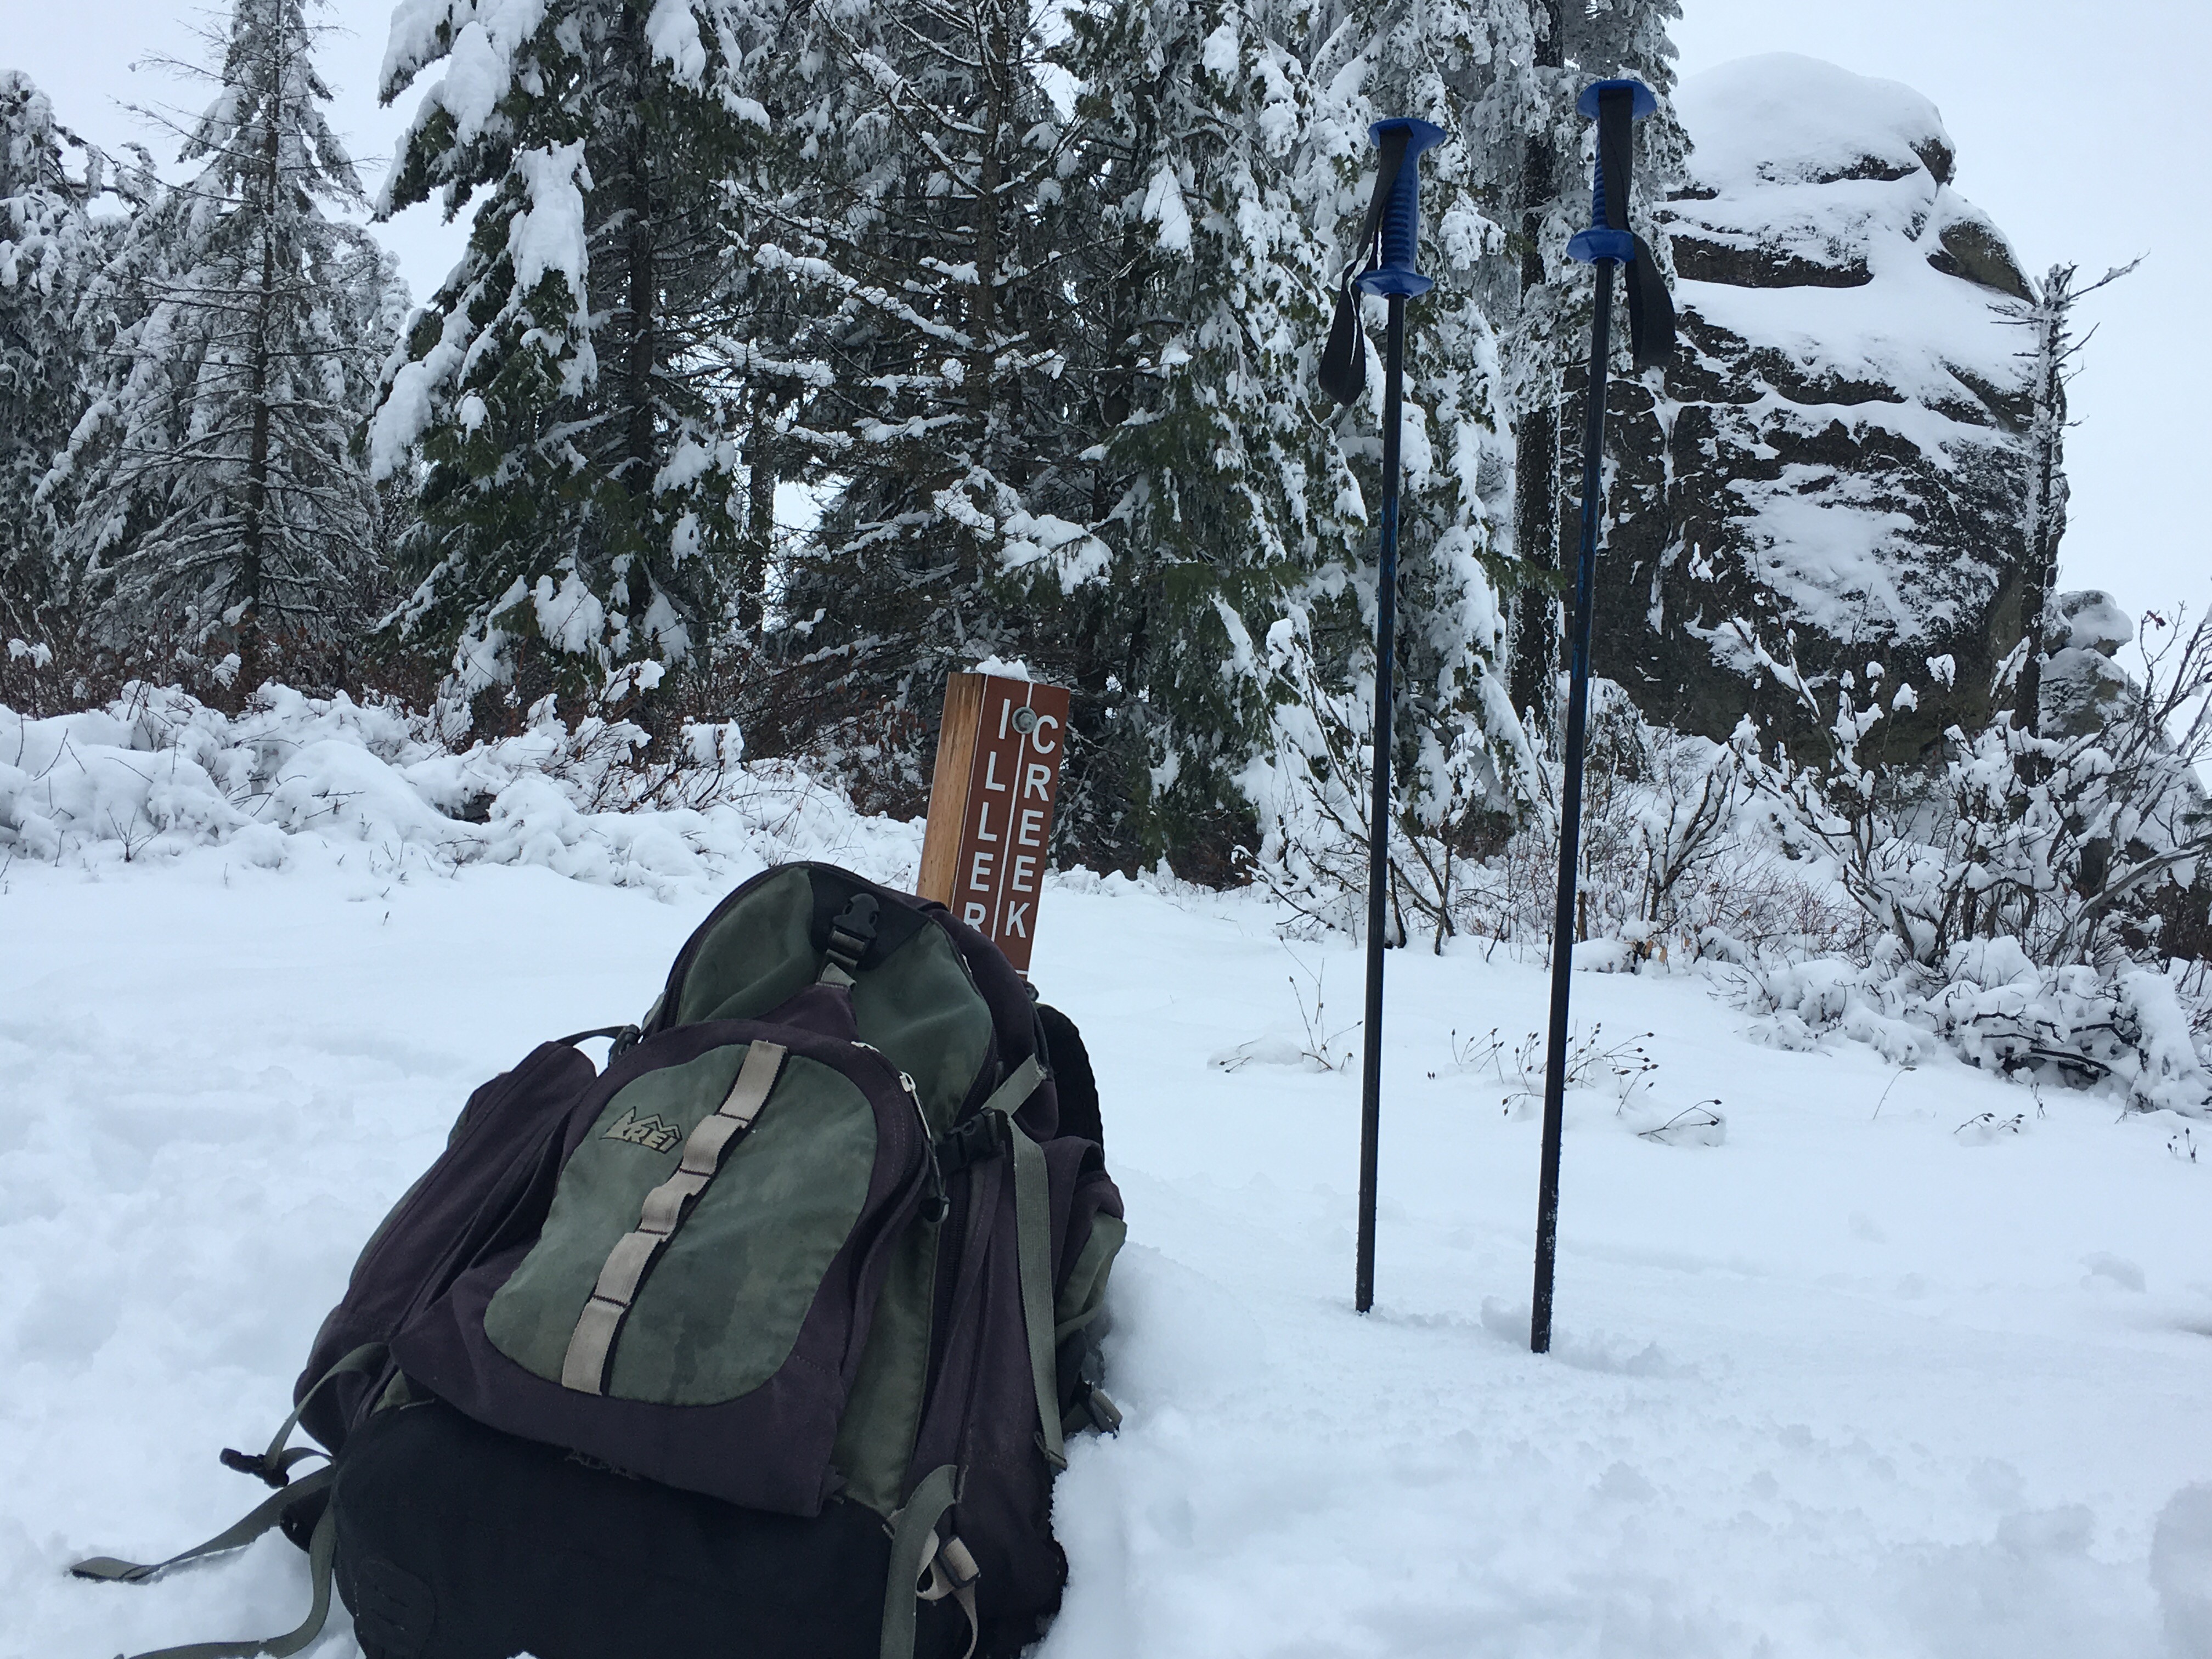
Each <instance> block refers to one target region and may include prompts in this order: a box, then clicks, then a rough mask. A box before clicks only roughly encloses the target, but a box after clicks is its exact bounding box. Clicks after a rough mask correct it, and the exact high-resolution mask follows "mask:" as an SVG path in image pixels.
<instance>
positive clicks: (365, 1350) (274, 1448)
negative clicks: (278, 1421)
mask: <svg viewBox="0 0 2212 1659" xmlns="http://www.w3.org/2000/svg"><path fill="white" fill-rule="evenodd" d="M387 1352H390V1351H389V1350H388V1349H386V1346H384V1344H383V1343H381V1342H364V1343H362V1345H361V1346H359V1347H358V1348H356V1349H355V1350H353V1352H350V1353H349V1354H346V1355H344V1356H343V1358H340V1359H339V1360H338V1362H337V1364H335V1365H333V1366H331V1368H330V1370H326V1371H325V1372H324V1373H323V1374H322V1375H321V1376H319V1377H317V1378H316V1379H315V1381H314V1384H313V1387H311V1388H310V1389H308V1390H307V1393H305V1394H303V1395H301V1396H300V1403H299V1404H298V1405H296V1406H295V1407H292V1414H291V1415H290V1416H289V1417H288V1418H286V1419H284V1421H283V1425H280V1426H279V1427H278V1429H277V1431H276V1433H275V1434H273V1435H271V1436H270V1437H269V1449H268V1450H267V1451H265V1452H264V1453H262V1455H261V1461H262V1463H263V1464H264V1467H266V1468H271V1469H279V1470H289V1468H291V1466H292V1464H293V1463H295V1462H297V1461H298V1460H297V1459H296V1458H293V1457H291V1456H289V1455H288V1454H287V1453H286V1452H285V1450H284V1443H285V1442H286V1441H287V1440H289V1439H290V1438H291V1437H292V1431H293V1430H295V1429H296V1428H298V1427H299V1426H300V1413H301V1412H304V1411H305V1410H307V1407H308V1405H309V1403H310V1402H311V1401H313V1399H314V1397H315V1396H316V1395H319V1394H320V1393H321V1392H322V1391H323V1390H324V1389H326V1388H328V1387H329V1386H330V1385H331V1383H333V1382H335V1381H337V1379H338V1378H339V1377H341V1376H348V1375H349V1374H351V1373H353V1372H356V1371H362V1372H367V1371H373V1370H375V1369H376V1368H377V1367H378V1366H379V1365H381V1364H383V1363H384V1359H385V1355H386V1353H387ZM263 1478H264V1480H265V1479H266V1478H267V1477H266V1476H264V1477H263Z"/></svg>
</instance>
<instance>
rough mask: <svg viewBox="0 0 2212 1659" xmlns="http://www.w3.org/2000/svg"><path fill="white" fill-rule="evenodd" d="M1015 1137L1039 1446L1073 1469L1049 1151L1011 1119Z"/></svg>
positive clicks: (1018, 1232) (1018, 1229) (1025, 1318)
mask: <svg viewBox="0 0 2212 1659" xmlns="http://www.w3.org/2000/svg"><path fill="white" fill-rule="evenodd" d="M1006 1127H1007V1129H1008V1131H1009V1132H1010V1133H1012V1136H1013V1139H1014V1231H1015V1243H1016V1250H1017V1259H1018V1262H1019V1265H1020V1268H1021V1276H1022V1322H1023V1324H1024V1325H1025V1326H1027V1327H1028V1328H1029V1338H1030V1382H1031V1383H1034V1384H1035V1385H1036V1405H1037V1422H1038V1424H1039V1425H1040V1426H1039V1429H1038V1431H1037V1443H1038V1444H1039V1445H1041V1446H1042V1447H1043V1448H1044V1456H1045V1462H1048V1463H1049V1464H1051V1465H1052V1467H1053V1468H1054V1469H1055V1470H1059V1469H1064V1468H1066V1467H1067V1450H1066V1443H1064V1442H1063V1441H1062V1440H1061V1438H1060V1367H1059V1362H1058V1360H1057V1359H1056V1358H1054V1352H1053V1347H1054V1343H1053V1334H1052V1331H1053V1327H1052V1192H1051V1188H1049V1187H1048V1185H1047V1184H1046V1179H1045V1167H1044V1148H1043V1147H1042V1146H1038V1145H1037V1144H1036V1142H1035V1141H1034V1140H1031V1139H1030V1138H1029V1137H1028V1136H1027V1135H1025V1134H1024V1133H1022V1132H1021V1130H1020V1128H1019V1127H1017V1126H1016V1125H1015V1124H1014V1123H1013V1122H1012V1121H1011V1120H1010V1121H1008V1123H1007V1125H1006Z"/></svg>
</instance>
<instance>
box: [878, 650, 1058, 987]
mask: <svg viewBox="0 0 2212 1659" xmlns="http://www.w3.org/2000/svg"><path fill="white" fill-rule="evenodd" d="M1066 755H1067V688H1066V686H1060V685H1039V684H1036V683H1034V682H1033V681H1030V680H1013V679H1005V678H1000V676H998V675H996V674H955V675H954V676H953V677H952V678H951V682H950V683H949V684H947V685H946V686H945V720H944V723H943V724H942V725H941V726H939V728H938V734H937V769H936V771H935V773H934V774H933V775H932V776H931V779H930V785H929V828H928V829H927V831H926V832H925V834H924V835H923V836H922V842H921V877H920V878H919V879H918V880H917V881H916V882H915V891H916V892H918V893H920V894H921V896H922V897H924V898H927V899H935V900H936V901H937V902H939V903H940V904H942V905H944V906H945V907H946V908H949V909H950V910H951V912H952V914H953V915H956V916H957V917H959V918H960V920H961V921H964V922H966V923H967V924H968V925H969V927H974V928H975V929H977V930H978V931H979V932H981V933H982V934H983V936H984V937H985V938H986V939H989V940H990V941H991V942H992V943H993V944H994V945H997V946H998V947H999V948H1000V950H1001V951H1005V952H1006V960H1007V961H1009V962H1011V963H1013V964H1014V966H1015V967H1016V968H1017V969H1019V970H1020V971H1021V972H1022V973H1024V975H1026V974H1027V973H1028V972H1029V970H1030V945H1032V944H1033V942H1034V941H1035V939H1036V907H1037V896H1038V894H1039V892H1040V891H1041V890H1042V888H1043V886H1044V849H1045V842H1046V839H1047V838H1048V836H1050V835H1051V834H1052V808H1053V802H1054V799H1057V798H1058V796H1059V793H1060V762H1061V761H1062V760H1064V759H1065V758H1066Z"/></svg>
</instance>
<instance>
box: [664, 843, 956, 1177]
mask: <svg viewBox="0 0 2212 1659" xmlns="http://www.w3.org/2000/svg"><path fill="white" fill-rule="evenodd" d="M813 922H814V883H813V880H812V878H811V877H810V876H809V875H808V873H807V872H806V871H805V870H804V869H802V868H798V867H793V868H792V869H789V870H785V871H782V872H779V873H777V874H776V875H774V876H772V877H770V878H769V879H768V880H766V881H763V883H762V884H760V886H759V887H758V888H757V889H756V890H754V891H753V892H751V893H750V894H748V895H747V896H745V900H744V902H743V903H742V904H740V905H738V907H737V908H735V909H733V910H732V911H731V912H730V913H729V914H728V915H726V916H724V917H723V918H722V920H721V921H719V922H717V923H716V924H715V926H714V932H713V933H711V934H709V935H708V938H707V940H706V942H705V944H704V945H702V947H701V948H700V951H699V954H698V955H697V956H696V957H693V958H692V961H691V966H690V969H688V970H687V971H686V972H685V974H684V989H683V993H682V995H681V996H680V997H679V999H678V1002H677V1006H676V1014H675V1018H673V1019H672V1020H671V1022H670V1024H674V1025H690V1024H695V1023H696V1022H697V1021H700V1020H707V1019H759V1018H763V1016H764V1015H767V1014H769V1013H771V1012H774V1011H775V1009H776V1008H777V1007H778V1006H781V1004H783V1003H784V1002H786V1001H787V1000H789V999H790V998H792V997H793V996H795V995H797V994H799V992H800V991H802V990H804V989H805V987H807V986H809V985H811V984H812V983H814V981H815V979H816V978H817V976H818V975H820V973H821V971H822V964H823V956H822V953H821V952H820V951H817V950H816V949H815V947H814V943H813V940H812V939H811V937H810V933H809V930H810V929H811V927H812V926H813ZM853 1017H854V1020H855V1021H856V1022H857V1024H859V1026H860V1040H861V1041H862V1042H866V1043H869V1044H871V1045H872V1046H873V1047H875V1048H880V1049H882V1050H883V1052H884V1057H885V1058H887V1059H888V1060H890V1063H891V1064H892V1065H894V1066H897V1067H898V1069H899V1070H901V1071H902V1072H904V1073H906V1074H907V1075H908V1077H911V1078H912V1079H914V1085H915V1092H916V1093H918V1094H920V1095H921V1103H922V1109H923V1110H924V1112H925V1113H926V1114H927V1116H928V1119H929V1127H930V1132H931V1133H933V1134H943V1133H945V1130H946V1129H948V1128H950V1127H951V1125H952V1118H953V1115H954V1114H955V1113H957V1112H958V1111H959V1109H960V1105H961V1103H962V1102H963V1101H964V1100H966V1099H967V1097H968V1091H969V1088H970V1087H971V1086H972V1085H974V1083H975V1073H977V1072H978V1071H980V1070H981V1069H982V1066H983V1061H984V1059H985V1057H986V1056H987V1054H989V1052H990V1045H991V1011H990V1009H989V1007H988V1006H987V1005H986V1004H985V1003H984V1001H983V998H982V996H981V994H980V993H979V992H978V991H977V990H976V989H975V981H972V980H971V979H969V976H968V969H967V967H966V965H965V964H964V963H962V962H961V960H960V952H959V951H958V949H957V947H956V946H955V945H953V943H952V941H951V939H950V938H948V937H947V936H946V934H945V930H944V929H943V928H942V927H938V926H936V925H935V924H934V923H930V922H925V923H924V924H923V926H922V927H921V931H920V932H918V933H915V936H914V937H913V938H912V939H908V940H907V942H906V943H905V944H903V945H900V946H899V948H898V949H897V950H896V951H892V952H891V953H890V956H888V957H885V958H884V960H883V961H882V962H881V963H877V964H876V965H875V966H873V967H872V968H870V969H867V970H866V972H865V973H863V974H861V975H859V979H858V982H857V983H856V984H855V985H854V987H853Z"/></svg>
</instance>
